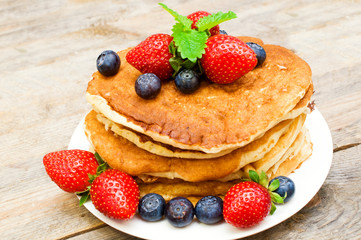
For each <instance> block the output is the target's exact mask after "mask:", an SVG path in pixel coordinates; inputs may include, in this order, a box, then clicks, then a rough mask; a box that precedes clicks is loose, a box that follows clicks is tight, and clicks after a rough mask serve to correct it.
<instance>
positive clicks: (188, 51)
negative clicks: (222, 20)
mask: <svg viewBox="0 0 361 240" xmlns="http://www.w3.org/2000/svg"><path fill="white" fill-rule="evenodd" d="M180 25H181V24H179V23H177V24H175V25H174V27H173V34H172V36H173V40H174V43H175V46H176V47H178V52H179V53H180V55H181V57H182V58H183V59H186V58H188V59H189V60H190V61H191V62H193V63H195V62H196V61H197V59H198V58H201V57H202V55H203V54H204V53H205V50H204V49H205V48H206V47H207V45H206V42H207V39H208V36H207V33H205V32H198V31H197V30H194V29H191V30H188V31H180V27H181V26H180Z"/></svg>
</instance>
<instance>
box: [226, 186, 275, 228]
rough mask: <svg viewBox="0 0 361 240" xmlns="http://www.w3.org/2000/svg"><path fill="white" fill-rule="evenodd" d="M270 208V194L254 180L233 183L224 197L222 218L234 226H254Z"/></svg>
mask: <svg viewBox="0 0 361 240" xmlns="http://www.w3.org/2000/svg"><path fill="white" fill-rule="evenodd" d="M270 210H271V197H270V194H269V193H268V191H267V189H266V188H264V187H262V186H261V185H260V184H258V183H255V182H241V183H238V184H236V185H234V186H233V187H232V188H231V189H230V190H229V191H228V192H227V194H226V196H225V198H224V205H223V216H224V220H225V221H226V222H227V223H230V224H232V225H233V226H235V227H240V228H247V227H251V226H254V225H256V224H258V223H259V222H260V221H262V220H263V219H264V218H265V217H266V216H267V215H268V213H269V212H270Z"/></svg>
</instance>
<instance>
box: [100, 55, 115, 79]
mask: <svg viewBox="0 0 361 240" xmlns="http://www.w3.org/2000/svg"><path fill="white" fill-rule="evenodd" d="M119 67H120V58H119V56H118V54H117V53H116V52H114V51H112V50H105V51H104V52H102V53H101V54H100V55H99V57H98V59H97V69H98V71H99V72H100V73H101V74H103V75H104V76H107V77H109V76H113V75H115V74H117V72H118V70H119Z"/></svg>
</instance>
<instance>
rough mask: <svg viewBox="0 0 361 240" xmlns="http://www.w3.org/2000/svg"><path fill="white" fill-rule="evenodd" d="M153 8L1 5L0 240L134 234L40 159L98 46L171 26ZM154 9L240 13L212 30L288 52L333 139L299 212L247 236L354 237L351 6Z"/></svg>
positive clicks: (355, 108)
mask: <svg viewBox="0 0 361 240" xmlns="http://www.w3.org/2000/svg"><path fill="white" fill-rule="evenodd" d="M157 2H158V1H155V0H151V1H145V0H133V1H131V0H121V1H111V0H69V1H65V0H54V1H45V0H37V1H25V0H17V1H10V0H0V52H1V54H0V62H1V64H0V86H1V87H0V88H1V93H0V152H1V161H0V176H2V178H1V183H0V192H1V194H0V204H1V207H0V236H1V238H2V239H137V238H134V237H130V236H128V235H126V234H124V233H121V232H119V231H117V230H115V229H113V228H111V227H109V226H107V225H105V224H104V223H102V222H101V221H100V220H98V219H97V218H95V217H94V216H93V215H92V214H91V213H90V212H88V211H87V210H86V209H85V208H84V207H78V205H77V199H76V197H75V196H74V195H73V194H68V193H64V192H62V191H61V190H60V189H58V188H57V186H55V184H54V183H52V182H51V181H50V179H49V178H48V176H47V175H46V173H45V171H44V169H43V167H42V157H43V156H44V154H46V153H47V152H51V151H56V150H60V149H66V148H67V145H68V142H69V140H70V136H71V135H72V132H73V130H74V128H75V127H76V125H77V124H78V122H79V121H80V119H81V118H82V117H83V116H84V114H85V113H86V112H87V111H88V110H89V109H90V106H89V105H88V104H87V103H86V101H85V97H84V93H85V89H86V86H87V82H88V81H89V79H90V76H91V74H92V73H93V72H94V71H95V70H96V68H95V59H96V58H97V56H98V55H99V53H100V52H101V51H103V50H105V49H113V50H121V49H123V48H126V47H128V46H133V45H135V44H137V43H138V42H139V41H141V40H143V39H144V38H146V37H147V36H149V35H150V34H153V33H157V32H164V33H169V32H170V29H171V27H172V25H173V23H174V21H173V19H172V17H171V16H170V15H169V14H168V13H166V12H165V11H164V10H162V9H161V8H160V7H159V6H158V5H157ZM164 2H165V3H166V4H167V5H168V6H170V7H171V8H173V9H176V10H177V11H178V12H180V13H181V14H184V15H186V14H188V13H190V12H193V11H196V10H206V11H209V12H216V11H228V10H232V11H234V12H236V13H237V15H238V18H237V19H234V20H232V21H229V22H226V23H223V24H222V25H221V28H222V29H225V30H227V32H228V33H229V34H231V35H248V36H254V37H259V38H262V39H263V40H264V42H266V43H272V44H277V45H282V46H285V47H287V48H290V49H292V50H293V51H295V52H296V53H297V54H298V55H300V56H301V57H302V58H304V59H305V60H306V61H307V62H308V63H309V64H310V66H311V68H312V70H313V79H314V83H315V94H314V100H315V102H316V106H317V108H318V109H319V110H320V111H321V113H322V114H323V116H324V117H325V119H326V120H327V122H328V124H329V127H330V129H331V132H332V136H333V144H334V149H335V154H334V159H333V165H332V167H331V172H330V174H329V176H328V178H327V179H326V182H325V184H324V185H323V187H322V188H321V190H320V191H319V192H318V194H317V195H316V196H315V197H314V199H313V200H312V201H311V202H310V203H309V204H308V205H307V206H306V207H305V208H303V209H302V210H301V211H300V212H299V213H297V214H296V215H294V216H293V217H291V218H290V219H288V220H287V221H285V222H283V223H281V224H279V225H277V226H275V227H273V228H271V229H269V230H267V231H265V232H262V233H259V234H257V235H255V236H253V237H250V238H248V239H345V238H347V239H360V237H359V236H361V230H360V229H361V223H360V222H361V221H360V216H361V215H360V204H361V203H360V201H361V186H360V184H359V182H360V181H361V178H360V174H358V170H359V169H360V167H361V166H360V163H361V161H360V156H361V145H360V144H361V110H360V106H361V80H360V79H361V71H360V70H359V66H360V65H361V58H360V57H359V56H360V53H361V26H360V22H361V4H360V3H361V2H360V1H355V0H354V1H351V0H347V1H339V0H331V1H325V0H322V1H311V0H305V1H287V0H280V1H270V0H266V1H242V2H241V1H233V0H223V1H205V0H192V1H190V0H185V1H178V0H171V1H164ZM310 177H312V176H310Z"/></svg>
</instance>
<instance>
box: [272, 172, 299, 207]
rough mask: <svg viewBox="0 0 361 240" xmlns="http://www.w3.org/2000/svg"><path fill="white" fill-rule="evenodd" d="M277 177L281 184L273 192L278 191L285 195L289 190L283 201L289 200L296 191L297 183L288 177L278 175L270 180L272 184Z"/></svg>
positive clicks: (282, 195)
mask: <svg viewBox="0 0 361 240" xmlns="http://www.w3.org/2000/svg"><path fill="white" fill-rule="evenodd" d="M275 179H278V181H279V182H280V186H279V187H278V188H277V189H276V190H274V191H273V192H275V193H278V194H279V195H280V196H281V197H284V196H285V194H286V192H287V197H286V198H285V199H284V200H283V202H285V203H286V202H288V201H289V200H290V199H291V198H292V196H293V194H294V193H295V183H294V182H293V181H292V180H291V179H290V178H288V177H284V176H278V177H275V178H274V179H272V180H271V181H270V184H271V183H272V182H273V181H274V180H275Z"/></svg>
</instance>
